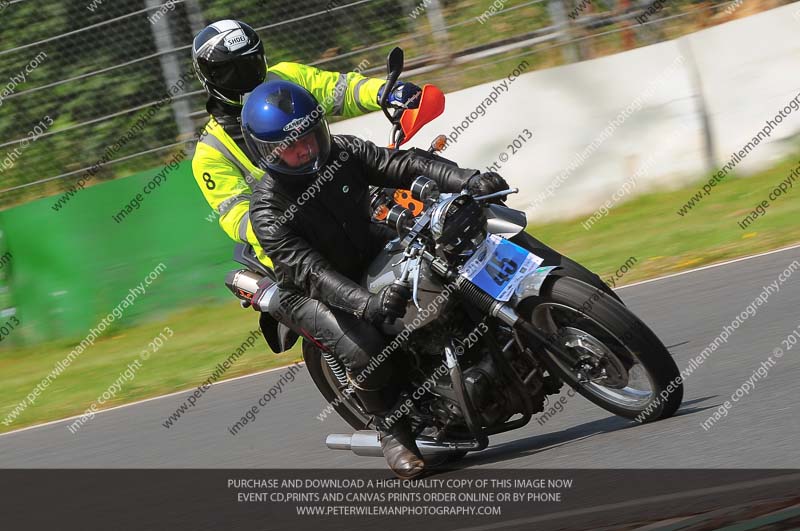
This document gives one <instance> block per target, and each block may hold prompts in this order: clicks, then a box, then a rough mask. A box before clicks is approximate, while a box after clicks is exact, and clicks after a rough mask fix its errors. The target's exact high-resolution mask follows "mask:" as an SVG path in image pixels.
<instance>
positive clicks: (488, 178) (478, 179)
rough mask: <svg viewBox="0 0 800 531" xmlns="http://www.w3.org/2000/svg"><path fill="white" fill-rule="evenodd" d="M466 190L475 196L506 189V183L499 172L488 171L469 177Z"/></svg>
mask: <svg viewBox="0 0 800 531" xmlns="http://www.w3.org/2000/svg"><path fill="white" fill-rule="evenodd" d="M467 190H468V191H469V193H471V194H472V195H476V196H478V195H489V194H493V193H495V192H502V191H503V190H508V183H507V182H506V180H505V179H503V178H502V177H501V176H500V174H499V173H495V172H493V171H490V172H488V173H481V174H479V175H475V176H474V177H470V179H469V181H467Z"/></svg>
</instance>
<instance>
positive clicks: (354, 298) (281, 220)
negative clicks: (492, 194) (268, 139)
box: [250, 135, 479, 317]
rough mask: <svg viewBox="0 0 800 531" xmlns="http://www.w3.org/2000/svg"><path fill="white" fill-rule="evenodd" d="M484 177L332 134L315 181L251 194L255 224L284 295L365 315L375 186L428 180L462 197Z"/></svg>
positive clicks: (274, 181) (283, 180)
mask: <svg viewBox="0 0 800 531" xmlns="http://www.w3.org/2000/svg"><path fill="white" fill-rule="evenodd" d="M478 173H479V172H478V171H477V170H470V169H462V168H458V167H456V166H452V165H449V164H445V163H443V162H439V161H435V160H431V159H429V158H425V157H422V156H420V155H417V154H414V153H413V152H409V151H398V150H390V149H386V148H381V147H378V146H376V145H375V144H373V143H372V142H369V141H365V140H361V139H358V138H356V137H353V136H345V135H334V136H333V137H332V142H331V154H330V157H329V159H328V163H327V165H326V168H325V169H323V170H322V171H320V172H318V174H317V175H316V176H315V177H313V178H311V179H303V178H298V177H292V176H284V175H271V174H269V173H268V174H267V175H265V176H264V178H263V179H262V180H261V181H260V182H259V183H258V184H257V185H256V187H255V190H254V191H253V197H252V199H251V201H250V221H251V223H252V225H253V230H254V231H255V233H256V236H257V237H258V241H259V242H260V243H261V246H262V247H263V248H264V251H266V253H267V255H268V256H269V257H270V259H271V260H272V262H273V264H274V267H275V274H276V277H277V280H278V285H279V286H280V289H282V290H289V291H295V292H299V293H301V294H303V295H305V296H308V297H310V298H312V299H316V300H319V301H321V302H323V303H325V304H326V305H328V306H329V307H330V308H337V309H339V310H344V311H347V312H349V313H352V314H354V315H357V316H359V317H361V316H362V315H363V312H364V309H365V308H366V305H367V300H368V298H369V296H370V293H369V292H368V291H367V290H366V289H365V288H363V287H361V286H360V285H359V284H358V282H359V280H360V278H361V276H362V275H363V273H364V271H365V270H366V268H367V266H368V265H369V261H370V260H371V259H372V258H373V256H371V253H370V249H374V245H371V243H372V242H371V241H370V238H371V233H373V231H372V230H371V227H370V226H371V225H374V224H373V223H372V222H371V221H370V216H371V210H370V194H369V185H374V186H380V187H386V188H409V186H410V185H411V182H412V181H413V180H414V179H415V178H416V177H418V176H420V175H425V176H426V177H428V178H430V179H433V180H434V181H436V183H437V184H438V185H439V190H441V191H442V192H458V191H460V190H461V189H463V188H464V186H465V183H466V181H467V180H468V179H469V178H470V177H472V176H473V175H476V174H478ZM372 228H374V226H373V227H372Z"/></svg>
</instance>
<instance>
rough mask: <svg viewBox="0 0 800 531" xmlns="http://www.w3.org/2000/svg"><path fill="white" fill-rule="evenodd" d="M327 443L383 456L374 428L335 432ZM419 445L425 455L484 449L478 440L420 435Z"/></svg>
mask: <svg viewBox="0 0 800 531" xmlns="http://www.w3.org/2000/svg"><path fill="white" fill-rule="evenodd" d="M325 444H326V445H327V447H328V448H330V449H331V450H350V451H352V452H353V453H354V454H356V455H360V456H363V457H383V451H382V450H381V443H380V441H378V432H377V431H373V430H359V431H357V432H355V433H353V434H352V435H348V434H346V433H333V434H331V435H328V438H327V439H325ZM417 447H419V451H420V452H422V455H423V456H424V457H431V456H441V455H447V454H451V453H453V452H465V451H475V450H483V448H481V445H480V443H478V442H477V441H469V442H441V443H437V442H436V441H434V440H433V439H430V438H428V437H418V438H417Z"/></svg>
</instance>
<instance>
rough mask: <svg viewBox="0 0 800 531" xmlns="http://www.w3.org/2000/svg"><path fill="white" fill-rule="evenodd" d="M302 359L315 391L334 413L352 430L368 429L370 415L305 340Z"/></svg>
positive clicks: (317, 351)
mask: <svg viewBox="0 0 800 531" xmlns="http://www.w3.org/2000/svg"><path fill="white" fill-rule="evenodd" d="M303 359H304V360H305V362H306V367H307V368H308V372H309V374H311V379H312V380H314V384H315V385H316V386H317V389H319V392H320V393H322V396H324V397H325V400H327V401H328V403H329V404H330V405H331V406H332V407H333V409H334V410H335V411H336V413H338V414H339V416H340V417H342V418H343V419H344V420H345V422H347V423H348V424H350V426H352V427H353V429H356V430H365V429H368V428H367V425H368V423H369V418H370V415H369V414H367V413H366V412H365V411H364V409H363V407H362V406H361V403H360V402H359V400H358V398H357V397H356V395H355V394H354V393H352V387H351V386H347V385H342V384H341V382H339V379H338V378H337V377H336V375H335V374H334V372H333V370H332V369H331V367H330V365H329V364H328V362H327V361H325V358H324V356H323V355H322V352H321V351H320V350H319V349H318V348H317V347H315V346H314V345H313V344H312V343H310V342H308V341H306V340H303ZM337 363H338V361H337ZM343 370H344V367H342V371H343Z"/></svg>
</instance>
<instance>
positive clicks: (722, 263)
mask: <svg viewBox="0 0 800 531" xmlns="http://www.w3.org/2000/svg"><path fill="white" fill-rule="evenodd" d="M798 248H800V244H796V245H792V246H790V247H784V248H782V249H775V250H774V251H767V252H765V253H759V254H754V255H750V256H743V257H741V258H735V259H733V260H728V261H725V262H719V263H717V264H711V265H707V266H703V267H698V268H696V269H689V270H688V271H681V272H679V273H672V274H670V275H665V276H663V277H658V278H651V279H649V280H642V281H640V282H634V283H633V284H626V285H624V286H620V287H618V288H616V289H618V290H620V289H624V288H631V287H633V286H639V285H641V284H648V283H650V282H657V281H659V280H664V279H667V278H673V277H678V276H681V275H688V274H690V273H696V272H698V271H705V270H706V269H711V268H714V267H722V266H725V265H728V264H734V263H736V262H742V261H744V260H750V259H753V258H759V257H762V256H767V255H770V254H775V253H782V252H784V251H791V250H792V249H798ZM301 364H302V363H301ZM286 367H288V365H284V366H283V367H276V368H274V369H268V370H266V371H260V372H254V373H252V374H245V375H242V376H237V377H235V378H230V379H228V380H222V381H220V382H214V383H213V384H211V386H212V387H213V386H215V385H220V384H224V383H228V382H234V381H236V380H242V379H244V378H252V377H254V376H261V375H262V374H267V373H270V372H274V371H279V370H281V369H285V368H286ZM195 388H196V386H195V387H191V388H189V389H184V390H182V391H175V392H174V393H169V394H166V395H160V396H153V397H150V398H145V399H143V400H138V401H136V402H130V403H128V404H122V405H119V406H114V407H110V408H108V409H101V410H99V411H96V412H95V415H99V414H100V413H107V412H109V411H114V410H117V409H122V408H124V407H130V406H136V405H139V404H144V403H145V402H150V401H153V400H160V399H162V398H167V397H170V396H176V395H180V394H183V393H186V392H188V391H191V390H192V389H195ZM81 416H82V415H73V416H72V417H67V418H64V419H58V420H51V421H49V422H45V423H43V424H34V425H33V426H27V427H25V428H20V429H18V430H14V431H9V432H6V433H0V437H5V436H6V435H13V434H15V433H20V432H23V431H28V430H32V429H35V428H42V427H44V426H50V425H51V424H58V423H60V422H66V421H68V420H72V419H76V418H79V417H81Z"/></svg>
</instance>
